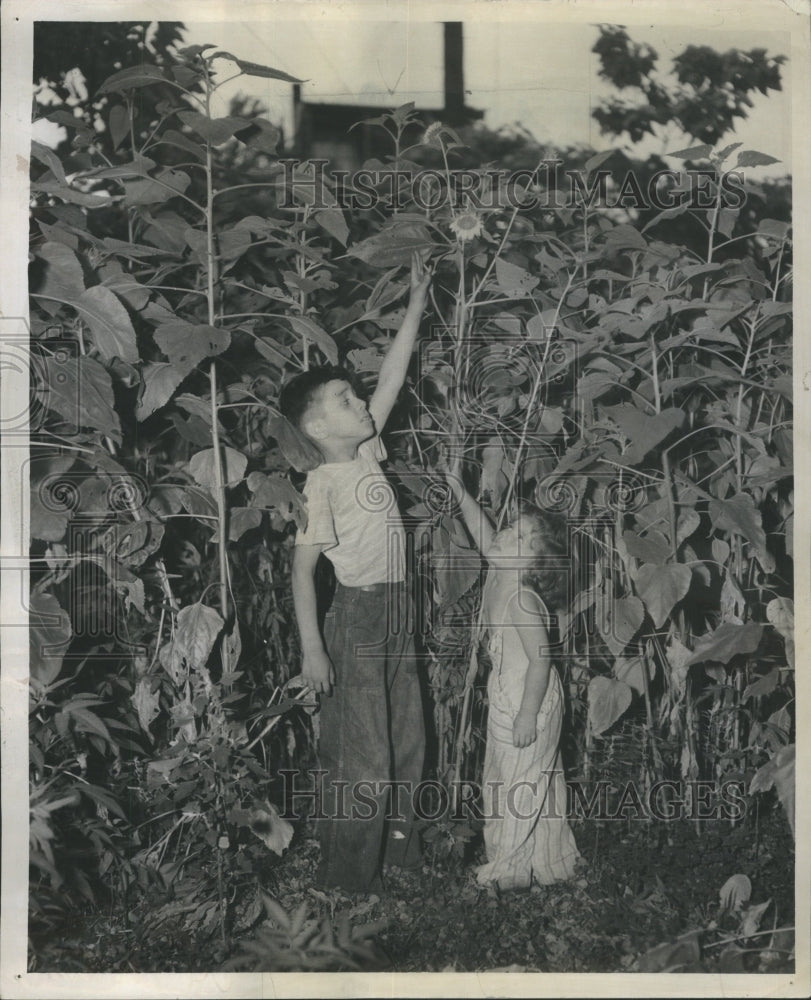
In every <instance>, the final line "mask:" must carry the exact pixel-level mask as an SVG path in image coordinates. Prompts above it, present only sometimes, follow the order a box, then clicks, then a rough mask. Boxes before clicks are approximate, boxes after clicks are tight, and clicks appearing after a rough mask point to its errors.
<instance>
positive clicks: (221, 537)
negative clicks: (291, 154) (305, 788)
mask: <svg viewBox="0 0 811 1000" xmlns="http://www.w3.org/2000/svg"><path fill="white" fill-rule="evenodd" d="M205 84H206V97H205V104H206V114H207V115H208V117H209V118H210V117H211V92H212V87H211V73H210V67H209V66H208V65H206V73H205ZM213 184H214V165H213V156H212V151H211V142H210V140H208V139H206V209H205V219H206V298H207V300H208V322H209V326H214V321H215V303H214V287H215V283H216V273H215V272H216V267H217V264H216V260H215V254H214V187H213ZM208 381H209V391H210V394H211V444H212V451H213V462H214V484H215V488H214V499H215V500H216V502H217V523H218V538H217V554H218V557H219V559H218V562H219V591H220V613H221V615H222V617H223V619H224V620H226V621H227V619H228V554H227V545H228V509H227V506H226V502H225V480H224V477H223V471H222V463H221V443H220V428H219V417H218V414H217V364H216V362H215V361H213V360H212V362H211V364H210V366H209V370H208ZM222 655H223V665H222V668H223V671H224V672H226V673H227V672H228V670H229V664H228V663H227V662H226V661H227V658H228V653H227V647H226V644H225V643H223V644H222Z"/></svg>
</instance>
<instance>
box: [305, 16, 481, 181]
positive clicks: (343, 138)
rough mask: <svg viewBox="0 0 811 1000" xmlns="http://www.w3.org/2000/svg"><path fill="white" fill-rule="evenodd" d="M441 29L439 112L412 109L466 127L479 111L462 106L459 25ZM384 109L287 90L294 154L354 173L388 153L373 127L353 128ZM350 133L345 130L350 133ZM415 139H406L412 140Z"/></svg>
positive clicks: (387, 146)
mask: <svg viewBox="0 0 811 1000" xmlns="http://www.w3.org/2000/svg"><path fill="white" fill-rule="evenodd" d="M443 29H444V43H445V44H444V92H445V104H444V107H442V108H416V109H415V110H416V111H417V112H418V113H419V115H420V118H421V119H422V120H423V121H424V122H425V123H426V124H430V123H431V122H434V121H441V122H444V123H445V124H446V125H450V126H451V127H452V128H457V127H458V126H460V125H469V124H470V123H471V122H474V121H478V120H480V119H481V118H483V117H484V112H483V111H479V110H477V109H476V108H469V107H468V106H467V105H466V104H465V81H464V69H463V62H464V52H463V40H462V22H461V21H446V22H445V23H444V24H443ZM384 110H385V108H382V107H380V106H379V105H374V106H369V105H363V104H317V103H315V102H311V101H304V100H302V98H301V87H300V86H299V85H298V84H295V85H294V87H293V127H294V130H295V148H294V151H293V152H294V154H295V155H296V156H298V157H300V158H301V159H325V160H329V162H330V166H331V167H333V168H336V169H339V170H355V169H357V168H358V167H360V166H361V164H362V163H363V162H364V161H365V160H368V159H370V158H372V157H379V158H382V157H383V156H385V155H386V154H388V153H390V152H391V142H390V141H387V140H386V136H385V134H384V133H383V132H382V131H381V130H380V129H379V128H376V127H374V126H370V125H358V126H357V127H356V128H352V126H353V125H356V123H357V122H362V121H363V120H364V119H366V118H378V117H379V116H380V115H381V114H382V113H383V111H384ZM350 129H351V131H350ZM415 138H416V135H415V136H413V137H411V141H412V142H413V141H415Z"/></svg>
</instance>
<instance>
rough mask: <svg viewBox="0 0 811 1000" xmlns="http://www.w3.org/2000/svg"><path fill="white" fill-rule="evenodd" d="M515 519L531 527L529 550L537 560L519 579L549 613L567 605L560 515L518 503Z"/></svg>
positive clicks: (564, 525)
mask: <svg viewBox="0 0 811 1000" xmlns="http://www.w3.org/2000/svg"><path fill="white" fill-rule="evenodd" d="M518 518H519V519H520V520H521V521H522V522H523V523H524V524H526V523H529V524H530V525H531V526H532V533H531V538H532V547H533V550H534V551H535V552H536V554H537V560H536V562H535V564H534V565H532V566H530V567H529V568H528V569H527V570H526V571H525V572H524V576H523V582H524V583H525V584H526V585H527V586H529V587H532V589H533V590H534V591H535V592H536V593H537V594H538V596H539V597H540V598H541V599H542V600H543V602H544V604H546V605H547V607H548V608H549V610H550V611H551V610H552V609H554V608H563V607H566V606H567V605H568V603H569V574H568V573H567V572H566V571H565V570H566V565H565V561H566V556H567V555H568V554H569V545H568V526H567V523H566V518H565V517H562V516H561V515H560V514H553V513H549V512H548V511H543V510H540V508H538V507H536V506H534V505H533V504H530V503H527V502H522V503H521V504H520V505H519V508H518Z"/></svg>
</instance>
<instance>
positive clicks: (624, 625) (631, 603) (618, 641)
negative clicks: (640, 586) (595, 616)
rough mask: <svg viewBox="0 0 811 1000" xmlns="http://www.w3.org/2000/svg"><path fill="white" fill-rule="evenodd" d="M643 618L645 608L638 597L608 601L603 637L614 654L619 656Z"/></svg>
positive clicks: (637, 629)
mask: <svg viewBox="0 0 811 1000" xmlns="http://www.w3.org/2000/svg"><path fill="white" fill-rule="evenodd" d="M644 620H645V608H644V605H643V604H642V601H640V600H639V598H638V597H633V596H631V597H620V598H618V599H616V600H613V601H611V602H610V604H609V607H608V613H607V620H606V623H605V624H606V629H605V631H604V632H603V638H604V639H605V642H606V645H607V646H608V648H609V649H610V650H611V652H612V653H613V654H614V655H615V656H619V655H620V653H622V651H623V650H624V649H625V647H626V646H627V645H628V643H629V642H630V641H631V639H633V637H634V636H635V635H636V633H637V632H638V631H639V629H640V627H641V626H642V622H643V621H644Z"/></svg>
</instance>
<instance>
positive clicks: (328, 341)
mask: <svg viewBox="0 0 811 1000" xmlns="http://www.w3.org/2000/svg"><path fill="white" fill-rule="evenodd" d="M286 318H287V320H288V321H289V323H290V325H291V326H292V327H293V329H294V330H295V331H296V333H297V334H298V335H299V336H300V337H307V338H308V339H309V340H311V341H312V342H313V343H314V344H315V345H316V347H318V348H320V349H321V351H322V352H323V353H324V355H325V357H326V359H327V361H329V363H330V364H333V365H335V364H337V363H338V347H337V345H336V343H335V341H334V339H333V338H332V337H331V336H330V335H329V334H328V333H327V331H326V330H324V329H322V327H320V326H319V325H318V324H317V323H314V322H313V321H312V320H311V319H310V318H309V316H287V317H286Z"/></svg>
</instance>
